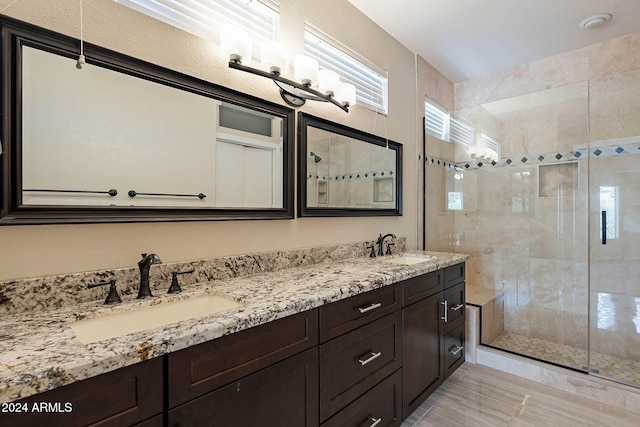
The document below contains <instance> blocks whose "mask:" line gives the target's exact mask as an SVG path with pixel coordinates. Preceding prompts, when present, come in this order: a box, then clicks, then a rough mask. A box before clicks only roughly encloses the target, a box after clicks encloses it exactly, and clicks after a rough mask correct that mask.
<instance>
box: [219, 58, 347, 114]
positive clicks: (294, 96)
mask: <svg viewBox="0 0 640 427" xmlns="http://www.w3.org/2000/svg"><path fill="white" fill-rule="evenodd" d="M229 68H234V69H236V70H240V71H246V72H247V73H251V74H255V75H258V76H262V77H266V78H268V79H272V80H273V81H274V83H275V84H276V86H278V87H279V88H280V96H282V99H283V100H284V101H285V102H286V103H287V104H289V105H293V106H294V107H300V106H301V105H303V104H304V103H305V101H306V100H307V99H311V100H313V101H323V102H330V103H332V104H333V105H335V106H336V107H338V108H340V109H341V110H343V111H345V112H347V113H348V112H349V104H342V103H340V102H338V101H337V100H336V99H335V98H334V97H333V96H331V95H326V94H324V93H322V92H320V91H317V90H315V89H313V88H312V87H310V86H307V85H303V84H301V83H298V82H296V81H293V80H289V79H287V78H285V77H282V76H281V75H280V74H279V73H275V72H271V73H269V72H266V71H262V70H259V69H257V68H253V67H248V66H246V65H242V63H241V62H240V61H238V60H236V59H231V60H229Z"/></svg>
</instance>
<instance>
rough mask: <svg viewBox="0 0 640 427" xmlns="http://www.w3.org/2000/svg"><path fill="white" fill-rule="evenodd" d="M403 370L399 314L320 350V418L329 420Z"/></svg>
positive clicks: (339, 338)
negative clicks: (396, 372) (391, 375)
mask: <svg viewBox="0 0 640 427" xmlns="http://www.w3.org/2000/svg"><path fill="white" fill-rule="evenodd" d="M401 366H402V318H401V316H400V311H397V312H396V313H394V314H390V315H388V316H386V317H383V318H382V319H378V320H376V321H375V322H372V323H369V324H367V325H365V326H362V327H360V328H358V329H356V330H354V331H351V332H349V333H347V334H345V335H342V336H340V337H338V338H335V339H333V340H331V341H329V342H326V343H324V344H322V345H321V346H320V372H321V373H322V374H321V378H320V418H321V420H322V421H324V420H326V419H327V418H329V417H330V416H331V415H333V414H334V413H336V412H337V411H338V410H340V409H342V408H343V407H345V406H346V405H347V404H349V403H351V402H352V401H353V400H355V399H357V398H358V397H359V396H361V395H362V394H363V393H365V392H366V391H367V390H369V389H371V388H372V387H373V386H375V385H376V384H377V383H379V382H380V381H381V380H383V379H384V378H386V377H387V376H389V375H390V374H391V373H393V372H394V371H396V370H397V369H398V368H400V367H401Z"/></svg>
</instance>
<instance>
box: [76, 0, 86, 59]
mask: <svg viewBox="0 0 640 427" xmlns="http://www.w3.org/2000/svg"><path fill="white" fill-rule="evenodd" d="M82 1H83V0H80V56H79V57H78V62H76V68H77V69H78V70H82V66H83V65H84V64H86V61H85V57H84V34H83V31H84V29H83V22H82Z"/></svg>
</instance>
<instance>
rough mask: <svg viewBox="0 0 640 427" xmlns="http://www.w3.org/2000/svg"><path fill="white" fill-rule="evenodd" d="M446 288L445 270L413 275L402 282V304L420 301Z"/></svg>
mask: <svg viewBox="0 0 640 427" xmlns="http://www.w3.org/2000/svg"><path fill="white" fill-rule="evenodd" d="M443 289H444V272H443V270H438V271H433V272H431V273H427V274H423V275H422V276H417V277H413V278H411V279H408V280H405V281H404V282H403V283H402V305H403V306H404V307H406V306H407V305H409V304H413V303H414V302H417V301H420V300H421V299H424V298H426V297H429V296H431V295H433V294H435V293H437V292H439V291H441V290H443Z"/></svg>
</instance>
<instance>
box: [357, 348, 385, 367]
mask: <svg viewBox="0 0 640 427" xmlns="http://www.w3.org/2000/svg"><path fill="white" fill-rule="evenodd" d="M367 354H370V355H371V356H369V357H368V358H366V359H364V360H363V358H364V356H366V355H367ZM367 354H365V355H362V356H360V357H358V359H357V361H358V363H359V364H360V366H364V365H366V364H367V363H369V362H373V361H374V360H376V359H377V358H378V357H380V356H382V352H380V351H379V352H377V353H374V352H373V351H370V352H369V353H367Z"/></svg>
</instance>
